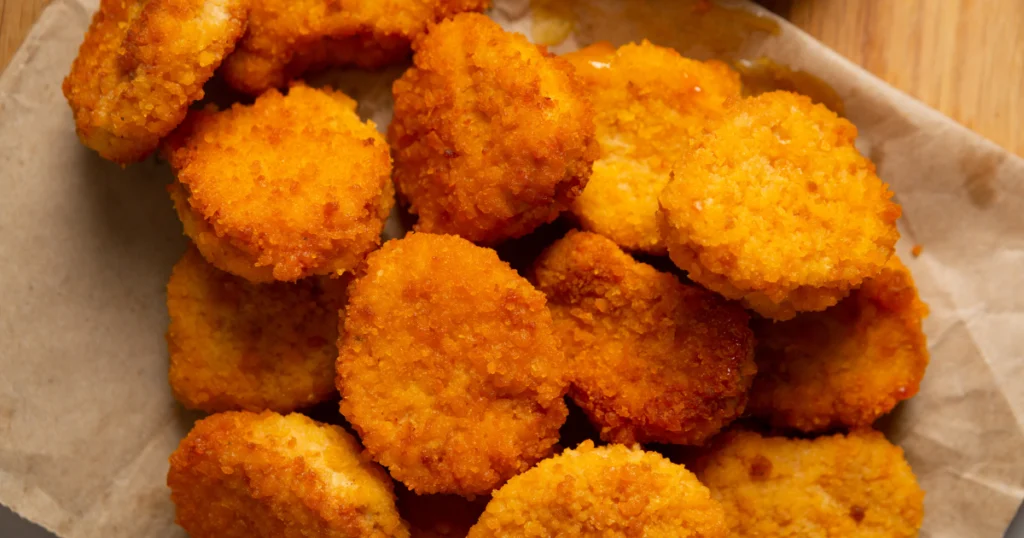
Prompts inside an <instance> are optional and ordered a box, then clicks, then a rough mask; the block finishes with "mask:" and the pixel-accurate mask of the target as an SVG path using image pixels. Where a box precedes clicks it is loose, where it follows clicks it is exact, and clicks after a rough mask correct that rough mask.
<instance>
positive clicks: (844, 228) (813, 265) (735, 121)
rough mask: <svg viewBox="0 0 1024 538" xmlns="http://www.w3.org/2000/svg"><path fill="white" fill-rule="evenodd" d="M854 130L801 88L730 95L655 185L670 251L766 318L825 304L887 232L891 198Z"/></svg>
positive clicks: (858, 277)
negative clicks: (729, 102)
mask: <svg viewBox="0 0 1024 538" xmlns="http://www.w3.org/2000/svg"><path fill="white" fill-rule="evenodd" d="M856 137H857V128H856V127H854V126H853V124H852V123H850V122H848V121H846V120H845V119H842V118H839V117H837V116H836V115H835V113H833V112H831V111H830V110H828V109H827V108H825V107H824V106H822V105H815V104H813V103H811V100H810V99H808V98H807V97H804V96H800V95H796V94H792V93H788V92H771V93H765V94H761V95H759V96H757V97H752V98H749V99H744V100H743V101H741V102H740V103H739V104H738V105H736V106H735V107H733V108H732V109H731V110H730V111H729V112H728V113H727V114H726V115H725V117H724V118H723V119H722V120H721V122H720V123H717V124H716V127H715V128H714V129H713V130H712V132H711V133H710V134H709V135H707V136H706V137H705V138H703V139H702V141H701V142H699V143H698V144H697V147H696V149H695V150H694V151H693V152H691V153H690V154H689V155H688V156H687V157H686V159H685V160H684V164H683V166H681V167H680V168H679V169H677V171H676V174H675V179H674V180H673V181H672V182H670V183H669V185H668V186H667V187H666V188H665V190H664V191H663V192H662V194H661V198H660V204H661V212H660V215H661V217H660V218H661V223H662V225H663V228H662V234H663V236H664V238H665V242H666V244H667V246H668V249H669V254H670V256H671V257H672V261H673V262H675V264H676V265H678V266H679V267H680V268H681V269H684V270H686V271H687V272H688V273H689V276H690V278H691V279H692V280H694V281H695V282H697V283H699V284H701V285H703V286H705V287H707V288H709V289H711V290H713V291H717V292H718V293H721V294H722V295H724V296H726V297H728V298H730V299H741V300H742V301H743V302H744V303H745V304H746V305H747V306H748V307H749V308H751V309H753V310H754V311H756V312H757V313H759V314H761V315H762V316H765V317H768V318H772V319H776V320H786V319H790V318H792V317H793V316H794V315H796V313H797V312H798V311H818V310H824V309H825V308H827V307H829V306H832V305H834V304H836V303H837V302H838V301H839V300H840V299H842V298H843V297H845V296H846V295H847V294H848V293H849V292H850V290H851V289H854V288H856V287H858V286H860V284H861V283H862V282H863V281H864V279H866V278H870V277H872V276H875V275H877V274H878V273H879V272H880V271H881V270H882V266H883V265H885V262H886V261H887V260H888V259H889V257H890V256H892V253H893V246H894V245H895V243H896V240H897V239H898V238H899V232H898V231H897V230H896V219H898V218H899V216H900V207H899V206H898V205H897V204H896V203H894V202H893V201H892V200H891V198H892V192H891V191H890V190H889V188H888V186H887V185H886V184H885V183H882V181H881V180H880V179H878V176H877V175H875V167H874V165H873V164H871V161H869V160H868V159H866V158H864V157H863V156H861V154H860V153H858V152H857V149H856V148H855V147H854V145H853V143H854V140H855V139H856Z"/></svg>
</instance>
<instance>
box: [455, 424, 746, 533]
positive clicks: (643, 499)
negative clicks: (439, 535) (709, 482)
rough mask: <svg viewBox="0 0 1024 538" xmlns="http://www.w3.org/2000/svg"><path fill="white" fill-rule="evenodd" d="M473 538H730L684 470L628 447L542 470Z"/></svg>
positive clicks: (496, 506)
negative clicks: (550, 537) (498, 537)
mask: <svg viewBox="0 0 1024 538" xmlns="http://www.w3.org/2000/svg"><path fill="white" fill-rule="evenodd" d="M469 536H470V538H487V537H492V536H493V537H497V536H522V537H530V536H536V537H541V536H544V537H547V536H577V537H581V538H588V537H594V538H597V537H601V538H613V537H633V536H644V537H647V538H661V537H666V538H668V537H672V538H720V537H721V538H724V537H725V536H726V526H725V521H724V514H723V511H722V507H721V506H720V505H719V504H718V503H717V502H715V501H714V500H713V499H712V498H711V495H710V492H709V491H708V488H706V487H704V486H703V485H702V484H701V483H700V482H698V481H697V477H695V476H694V475H693V473H691V472H690V471H687V470H686V468H685V467H683V466H682V465H676V464H674V463H672V462H670V461H668V460H667V459H665V458H664V457H662V456H661V455H659V454H657V453H654V452H644V451H643V450H640V449H639V448H633V449H630V448H627V447H625V446H623V445H609V446H604V447H601V448H594V444H593V442H592V441H584V442H583V443H582V444H581V445H580V446H579V447H577V448H576V449H575V450H566V451H565V452H563V453H562V454H560V455H558V456H556V457H554V458H551V459H547V460H544V461H542V462H540V464H538V465H537V466H536V467H534V468H533V469H530V470H529V471H527V472H525V473H523V474H521V475H519V476H517V477H515V478H513V479H512V480H509V481H508V484H505V486H504V487H502V488H501V489H499V490H498V491H496V492H495V493H494V498H493V499H492V500H491V502H490V503H488V505H487V509H486V510H485V511H484V514H483V516H481V517H480V521H479V522H478V523H477V524H476V525H475V526H473V528H472V529H471V530H470V532H469Z"/></svg>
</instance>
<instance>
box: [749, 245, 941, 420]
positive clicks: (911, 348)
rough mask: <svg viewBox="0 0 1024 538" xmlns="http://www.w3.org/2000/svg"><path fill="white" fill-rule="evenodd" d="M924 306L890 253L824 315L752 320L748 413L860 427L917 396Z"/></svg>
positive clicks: (923, 357)
mask: <svg viewBox="0 0 1024 538" xmlns="http://www.w3.org/2000/svg"><path fill="white" fill-rule="evenodd" d="M927 313H928V307H927V306H926V305H925V304H924V303H922V302H921V300H920V299H919V298H918V296H917V290H916V289H915V288H914V281H913V279H912V278H911V276H910V271H909V270H908V269H907V268H906V267H904V266H903V264H902V263H901V262H900V260H899V258H897V257H896V256H893V257H892V258H890V259H889V262H888V263H886V265H885V267H884V268H883V269H882V272H881V273H880V274H879V275H878V276H876V277H873V278H869V279H868V280H865V281H864V285H863V287H861V288H860V289H858V290H855V291H854V292H852V294H851V295H850V296H849V297H847V298H846V299H843V300H842V301H840V302H839V304H838V305H836V306H833V307H832V308H829V309H828V310H825V311H824V312H806V313H803V314H798V315H797V316H796V317H795V318H793V319H791V320H789V321H782V322H775V323H773V322H772V321H770V320H755V322H754V324H753V327H754V332H755V334H756V336H757V352H756V360H757V365H758V373H757V377H756V378H755V379H754V386H753V388H752V389H751V392H750V405H749V407H748V411H749V412H750V413H751V414H752V415H755V416H758V417H763V418H767V419H769V420H770V421H771V423H772V425H773V426H775V427H779V428H796V429H799V430H803V431H805V432H813V431H822V430H827V429H830V428H835V427H842V426H847V427H858V426H859V427H866V426H870V425H871V424H872V423H873V422H874V421H875V420H876V419H877V418H878V417H880V416H882V415H884V414H886V413H888V412H889V411H891V410H892V408H893V407H895V406H896V404H897V403H899V402H900V401H902V400H906V399H907V398H910V397H911V396H913V395H915V394H917V389H918V386H919V385H920V382H921V378H922V377H923V376H924V371H925V368H926V367H927V366H928V346H927V342H926V340H925V336H924V332H922V330H921V319H922V318H923V317H924V316H926V315H927Z"/></svg>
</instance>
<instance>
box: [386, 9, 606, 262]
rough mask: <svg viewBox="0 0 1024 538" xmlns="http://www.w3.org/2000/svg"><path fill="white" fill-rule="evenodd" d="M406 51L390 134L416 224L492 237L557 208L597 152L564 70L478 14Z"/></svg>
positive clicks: (526, 226) (579, 93)
mask: <svg viewBox="0 0 1024 538" xmlns="http://www.w3.org/2000/svg"><path fill="white" fill-rule="evenodd" d="M413 47H414V49H415V51H416V53H415V56H414V58H413V59H414V61H415V67H414V68H412V69H409V70H408V71H406V73H405V74H404V75H403V76H402V78H400V79H399V80H397V81H395V84H394V87H393V93H394V98H395V115H394V120H392V122H391V126H390V128H389V130H388V138H389V140H390V142H391V148H392V150H393V155H394V156H395V183H396V185H397V187H398V190H399V192H400V193H401V194H402V195H404V197H405V199H406V200H407V201H408V202H409V210H410V212H412V213H414V214H417V215H419V221H418V222H417V223H416V226H415V229H416V230H418V231H422V232H435V233H450V234H457V235H461V236H462V237H465V238H466V239H469V240H470V241H473V242H476V243H481V244H496V243H500V242H501V241H503V240H505V239H509V238H513V237H520V236H523V235H526V234H528V233H530V232H531V231H533V230H534V229H535V228H536V227H537V226H539V225H541V224H544V223H546V222H550V221H552V220H554V219H555V218H556V217H557V216H558V214H559V213H560V212H561V211H563V210H565V209H567V208H568V207H569V204H571V203H572V201H573V199H575V198H576V196H577V195H578V194H579V193H580V191H581V190H582V189H583V187H584V186H585V185H586V183H587V179H588V178H589V177H590V168H591V164H592V163H593V161H594V159H595V158H597V151H598V146H597V142H596V141H595V139H594V121H593V109H592V108H591V106H590V102H589V100H588V99H587V98H586V94H585V90H584V88H583V85H582V84H581V82H580V81H579V79H578V78H577V77H576V75H575V73H574V70H573V68H572V66H571V65H570V64H569V63H568V62H566V61H565V60H563V59H561V58H555V57H551V56H549V55H548V54H547V53H546V52H545V51H544V50H543V49H540V48H538V47H537V46H536V45H533V44H531V43H530V42H529V41H527V40H526V38H525V37H523V36H522V35H520V34H513V33H507V32H505V31H504V30H502V29H501V27H500V26H498V25H497V24H496V23H495V22H493V21H491V20H490V19H488V18H487V17H485V16H483V15H477V14H462V15H458V16H456V17H455V18H453V19H452V20H449V21H445V22H442V23H441V24H439V25H437V26H435V27H432V28H431V30H430V32H429V33H428V34H427V35H426V36H424V37H423V38H421V39H419V40H418V41H417V42H416V43H415V44H414V45H413Z"/></svg>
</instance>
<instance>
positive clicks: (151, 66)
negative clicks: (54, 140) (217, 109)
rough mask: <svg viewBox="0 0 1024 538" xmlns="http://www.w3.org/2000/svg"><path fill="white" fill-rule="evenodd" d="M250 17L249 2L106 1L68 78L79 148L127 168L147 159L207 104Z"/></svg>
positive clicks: (66, 94)
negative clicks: (206, 88)
mask: <svg viewBox="0 0 1024 538" xmlns="http://www.w3.org/2000/svg"><path fill="white" fill-rule="evenodd" d="M248 12H249V2H248V1H246V0H149V1H145V0H102V1H101V2H100V9H99V11H97V12H96V14H95V15H94V16H93V18H92V24H91V25H90V26H89V30H88V32H86V34H85V41H84V42H83V43H82V47H81V48H80V49H79V51H78V57H77V58H75V62H74V63H73V64H72V65H71V74H69V75H68V76H67V78H65V79H64V97H66V98H67V100H68V104H70V105H71V110H72V111H73V112H74V114H75V126H76V128H77V130H78V137H79V138H81V140H82V143H83V144H85V145H86V146H88V147H90V148H92V149H94V150H96V151H97V152H98V153H99V154H100V155H101V156H102V157H103V158H105V159H109V160H111V161H114V162H118V163H122V164H127V163H131V162H135V161H140V160H142V159H143V158H145V157H146V156H147V155H149V154H150V153H151V152H152V151H153V150H154V149H156V148H157V146H158V145H159V143H160V139H161V138H163V137H164V136H166V135H167V134H168V133H170V132H171V131H172V130H173V129H174V128H175V127H177V126H178V124H179V123H181V121H182V120H183V119H184V118H185V113H186V112H187V111H188V107H189V105H190V104H192V102H193V101H196V100H198V99H202V97H203V84H204V83H205V82H206V81H207V80H208V79H209V78H210V77H211V76H212V75H213V71H214V70H215V69H217V66H218V65H220V63H221V60H223V59H224V56H226V55H227V54H228V53H230V52H231V51H232V50H233V49H234V48H235V42H236V41H238V39H239V38H240V37H241V36H242V33H243V32H244V31H245V26H246V20H247V17H248Z"/></svg>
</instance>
